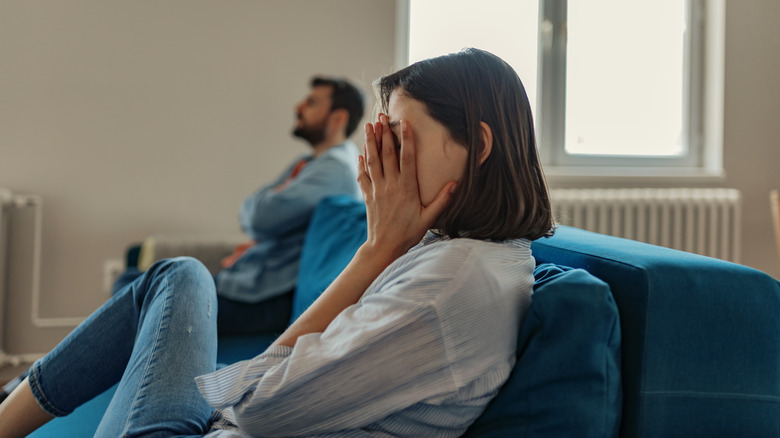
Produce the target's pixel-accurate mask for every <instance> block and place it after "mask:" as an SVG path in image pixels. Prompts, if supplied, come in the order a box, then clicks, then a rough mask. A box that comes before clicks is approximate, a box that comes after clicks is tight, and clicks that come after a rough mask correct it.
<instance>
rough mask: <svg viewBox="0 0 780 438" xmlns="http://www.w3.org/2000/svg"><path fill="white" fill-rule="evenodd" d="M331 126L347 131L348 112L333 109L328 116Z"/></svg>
mask: <svg viewBox="0 0 780 438" xmlns="http://www.w3.org/2000/svg"><path fill="white" fill-rule="evenodd" d="M328 118H329V120H330V123H331V124H332V126H335V127H338V128H343V129H347V123H349V111H347V110H346V109H345V108H339V109H335V110H333V111H331V112H330V115H328Z"/></svg>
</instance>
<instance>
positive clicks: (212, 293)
mask: <svg viewBox="0 0 780 438" xmlns="http://www.w3.org/2000/svg"><path fill="white" fill-rule="evenodd" d="M145 277H146V278H145V281H143V282H142V284H144V285H145V286H143V287H142V289H143V290H144V291H143V292H144V293H143V295H146V297H145V298H144V299H148V298H149V297H148V295H149V294H148V292H149V291H150V290H155V291H158V292H160V291H161V290H163V289H168V288H172V289H173V290H174V293H176V294H195V295H196V296H199V297H205V298H207V299H212V300H216V288H215V286H214V277H213V276H212V275H211V273H210V272H209V271H208V269H206V267H205V266H204V265H203V263H201V262H200V261H199V260H197V259H195V258H192V257H174V258H170V259H165V260H159V261H157V262H155V263H154V264H152V266H150V267H149V269H148V270H147V271H146V273H145ZM137 292H142V291H136V293H137Z"/></svg>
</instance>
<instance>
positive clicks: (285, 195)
mask: <svg viewBox="0 0 780 438" xmlns="http://www.w3.org/2000/svg"><path fill="white" fill-rule="evenodd" d="M363 110H364V102H363V95H362V93H361V92H360V91H359V90H358V89H357V88H356V87H355V86H354V85H352V84H350V83H349V82H347V81H346V80H343V79H336V78H324V77H315V78H313V79H312V80H311V90H310V92H309V94H308V96H306V98H305V99H304V100H303V101H301V102H300V103H299V104H298V105H296V107H295V112H296V116H297V121H296V125H295V128H294V130H293V135H294V136H296V137H298V138H301V139H303V140H305V141H306V142H308V143H309V145H310V146H311V148H312V151H311V153H310V154H307V155H305V156H303V157H301V158H300V159H298V160H296V161H295V162H293V163H292V164H290V166H288V168H287V169H286V170H285V171H284V172H282V174H281V175H279V177H278V178H277V179H276V180H274V181H272V182H271V183H270V184H268V185H266V186H264V187H262V188H260V189H259V190H257V191H256V192H255V193H253V194H252V195H250V196H249V197H247V198H246V199H245V200H244V203H243V205H242V207H241V211H240V215H239V221H240V224H241V227H242V229H243V230H244V232H246V233H247V235H249V236H250V237H251V238H252V242H250V243H249V244H247V245H243V246H241V247H239V248H237V251H236V253H234V254H233V255H232V256H230V257H228V258H226V259H225V260H224V261H223V267H224V269H223V270H222V271H220V272H219V273H218V274H217V276H216V277H215V281H216V286H217V295H218V299H219V302H218V305H219V312H218V321H217V324H218V327H219V331H220V333H222V334H226V333H251V332H263V331H274V330H283V329H284V328H285V327H286V326H287V323H288V322H289V318H290V312H291V308H292V295H293V290H294V288H295V280H296V277H297V275H298V265H299V259H300V253H301V248H302V246H303V238H304V235H305V233H306V227H307V225H308V223H309V219H310V218H311V214H312V212H313V211H314V207H315V206H316V205H317V203H319V201H320V200H322V199H323V198H325V197H327V196H331V195H336V194H348V195H353V196H356V197H359V196H361V193H360V188H359V186H358V184H357V156H358V150H357V148H356V146H355V145H354V144H353V143H352V142H351V141H349V140H348V137H349V136H350V135H351V134H352V133H353V132H354V131H355V129H356V128H357V126H358V125H359V124H360V120H361V118H362V117H363Z"/></svg>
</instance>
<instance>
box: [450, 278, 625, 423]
mask: <svg viewBox="0 0 780 438" xmlns="http://www.w3.org/2000/svg"><path fill="white" fill-rule="evenodd" d="M534 277H535V279H536V284H535V285H534V294H533V300H532V304H531V307H530V309H529V311H528V314H527V315H526V317H525V320H524V321H523V323H522V325H521V327H520V335H519V338H518V359H517V364H516V365H515V368H514V369H513V370H512V374H511V375H510V376H509V379H508V380H507V382H506V384H505V385H504V387H503V388H502V389H501V391H500V392H499V394H498V395H497V396H496V398H495V399H493V400H492V401H491V403H490V404H489V405H488V407H487V409H486V410H485V412H484V413H483V414H482V416H480V417H479V418H478V419H477V421H476V422H475V423H474V424H473V425H472V426H471V427H470V428H469V430H468V431H467V433H466V435H464V436H465V437H496V438H504V437H508V436H522V437H545V438H551V437H573V436H576V437H580V438H586V437H615V436H617V435H618V429H619V427H620V418H621V406H622V386H621V374H620V324H619V316H618V309H617V306H616V305H615V302H614V300H613V298H612V294H611V293H610V290H609V286H608V285H607V284H606V283H604V282H603V281H601V280H599V279H598V278H596V277H594V276H592V275H590V274H589V273H588V272H587V271H584V270H582V269H572V268H568V267H564V266H557V265H553V264H544V265H539V266H537V268H536V270H535V271H534Z"/></svg>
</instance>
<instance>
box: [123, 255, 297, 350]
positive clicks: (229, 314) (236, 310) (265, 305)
mask: <svg viewBox="0 0 780 438" xmlns="http://www.w3.org/2000/svg"><path fill="white" fill-rule="evenodd" d="M142 273H143V272H142V271H140V270H139V269H138V268H135V267H130V268H127V270H125V272H123V273H122V275H121V276H120V277H119V278H118V279H117V280H116V282H114V285H113V287H112V290H113V293H117V292H118V291H120V290H122V288H123V287H124V286H125V285H127V284H129V283H131V282H132V281H134V280H135V279H136V278H138V277H139V276H140V275H141V274H142ZM293 293H294V291H292V290H291V291H289V292H287V293H284V294H282V295H278V296H275V297H271V298H267V299H265V300H262V301H260V302H257V303H244V302H241V301H235V300H230V299H227V298H225V297H221V296H219V293H217V303H218V305H219V314H218V315H217V331H218V333H219V334H220V335H245V334H252V333H281V332H283V331H284V329H286V328H287V325H288V324H289V323H290V316H291V315H292V304H293Z"/></svg>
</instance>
